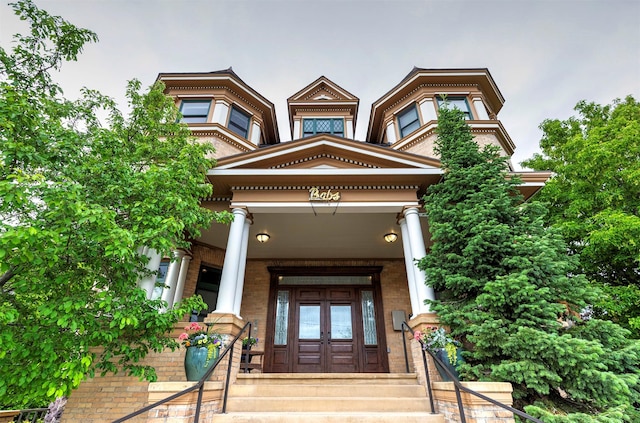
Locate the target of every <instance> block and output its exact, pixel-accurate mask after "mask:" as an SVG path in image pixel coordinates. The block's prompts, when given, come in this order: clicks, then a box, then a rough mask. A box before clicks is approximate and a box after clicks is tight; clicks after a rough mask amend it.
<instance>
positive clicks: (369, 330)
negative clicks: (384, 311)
mask: <svg viewBox="0 0 640 423" xmlns="http://www.w3.org/2000/svg"><path fill="white" fill-rule="evenodd" d="M362 327H363V328H364V343H365V345H377V344H378V335H377V331H376V313H375V310H374V305H373V292H372V291H362Z"/></svg>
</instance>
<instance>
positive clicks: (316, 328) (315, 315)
mask: <svg viewBox="0 0 640 423" xmlns="http://www.w3.org/2000/svg"><path fill="white" fill-rule="evenodd" d="M298 338H299V339H320V306H319V305H312V306H300V331H299V334H298Z"/></svg>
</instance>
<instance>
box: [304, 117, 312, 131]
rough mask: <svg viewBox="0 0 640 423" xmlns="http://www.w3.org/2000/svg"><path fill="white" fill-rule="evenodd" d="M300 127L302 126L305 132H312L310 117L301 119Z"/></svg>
mask: <svg viewBox="0 0 640 423" xmlns="http://www.w3.org/2000/svg"><path fill="white" fill-rule="evenodd" d="M302 127H303V128H304V129H303V130H304V132H305V133H307V132H309V133H312V134H313V120H312V119H305V120H303V121H302Z"/></svg>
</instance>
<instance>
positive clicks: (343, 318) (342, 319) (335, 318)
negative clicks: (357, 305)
mask: <svg viewBox="0 0 640 423" xmlns="http://www.w3.org/2000/svg"><path fill="white" fill-rule="evenodd" d="M352 338H353V330H352V327H351V306H350V305H332V306H331V339H352Z"/></svg>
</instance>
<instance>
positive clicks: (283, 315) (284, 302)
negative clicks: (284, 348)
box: [274, 291, 289, 345]
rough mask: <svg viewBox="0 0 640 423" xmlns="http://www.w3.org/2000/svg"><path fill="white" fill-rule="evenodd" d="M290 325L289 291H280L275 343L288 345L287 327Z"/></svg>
mask: <svg viewBox="0 0 640 423" xmlns="http://www.w3.org/2000/svg"><path fill="white" fill-rule="evenodd" d="M288 326H289V291H278V303H277V305H276V333H275V337H274V344H275V345H287V329H288Z"/></svg>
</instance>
